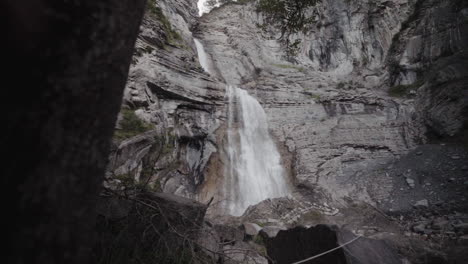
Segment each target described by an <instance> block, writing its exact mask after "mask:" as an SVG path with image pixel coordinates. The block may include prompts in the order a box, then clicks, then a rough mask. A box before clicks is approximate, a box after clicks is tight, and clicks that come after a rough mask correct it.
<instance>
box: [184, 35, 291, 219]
mask: <svg viewBox="0 0 468 264" xmlns="http://www.w3.org/2000/svg"><path fill="white" fill-rule="evenodd" d="M193 40H194V42H195V45H196V48H197V52H198V60H199V61H200V65H201V66H202V68H203V69H204V70H205V71H206V72H208V73H210V69H211V68H210V63H211V61H210V58H209V56H208V55H207V53H206V52H205V49H204V47H203V44H202V43H201V42H200V41H199V40H198V39H196V38H194V39H193ZM226 99H227V100H228V113H227V119H228V129H227V145H226V146H225V147H226V153H227V159H228V162H226V164H225V172H224V183H223V189H222V196H223V200H222V201H221V204H222V207H223V209H224V212H225V213H228V214H231V215H235V216H239V215H242V214H243V213H244V212H245V210H246V209H247V208H248V207H249V206H250V205H254V204H257V203H259V202H261V201H263V200H265V199H268V198H277V197H282V196H286V195H288V194H289V192H290V188H289V185H288V183H287V181H286V176H285V172H284V169H283V167H282V165H281V156H280V154H279V152H278V149H277V148H276V145H275V143H274V142H273V139H272V138H271V136H270V132H269V131H268V120H267V116H266V114H265V111H264V110H263V108H262V106H261V105H260V103H259V102H258V101H257V100H256V99H255V98H254V97H252V96H250V95H249V94H248V93H247V91H245V90H242V89H240V88H237V87H233V86H228V87H227V88H226Z"/></svg>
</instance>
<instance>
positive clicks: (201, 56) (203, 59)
mask: <svg viewBox="0 0 468 264" xmlns="http://www.w3.org/2000/svg"><path fill="white" fill-rule="evenodd" d="M193 41H194V42H195V46H196V47H197V53H198V61H200V65H201V66H202V68H203V70H205V71H206V72H207V73H210V67H209V59H208V55H207V54H206V52H205V48H203V44H202V43H201V42H200V41H199V40H198V39H196V38H194V39H193Z"/></svg>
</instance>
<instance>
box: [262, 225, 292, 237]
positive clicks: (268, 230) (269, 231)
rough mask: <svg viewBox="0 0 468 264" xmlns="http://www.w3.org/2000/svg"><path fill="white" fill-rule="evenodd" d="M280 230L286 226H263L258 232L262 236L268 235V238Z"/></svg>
mask: <svg viewBox="0 0 468 264" xmlns="http://www.w3.org/2000/svg"><path fill="white" fill-rule="evenodd" d="M281 230H286V228H285V227H281V226H265V227H263V228H262V230H261V231H260V234H262V235H263V236H266V237H269V238H273V237H275V236H276V235H277V234H278V232H279V231H281Z"/></svg>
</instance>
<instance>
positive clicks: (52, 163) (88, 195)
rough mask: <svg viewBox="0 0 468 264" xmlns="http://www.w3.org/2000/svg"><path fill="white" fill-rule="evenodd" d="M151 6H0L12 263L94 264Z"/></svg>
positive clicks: (59, 2) (136, 1)
mask: <svg viewBox="0 0 468 264" xmlns="http://www.w3.org/2000/svg"><path fill="white" fill-rule="evenodd" d="M145 2H146V1H145V0H133V1H131V0H100V1H86V0H74V1H63V0H55V1H54V0H50V1H47V0H30V1H27V3H24V2H21V1H20V2H19V1H13V0H6V1H2V3H1V4H0V12H1V16H0V17H1V18H0V20H1V21H2V23H0V25H3V26H5V28H4V29H3V30H2V32H3V35H4V39H3V41H2V44H1V45H2V49H1V50H2V51H3V53H4V56H2V57H3V64H4V66H5V67H6V68H7V69H6V70H3V73H4V74H5V77H4V78H2V79H3V80H4V85H5V86H4V92H3V98H4V100H2V101H3V102H2V108H3V109H2V110H3V111H2V113H3V114H2V127H3V133H2V134H3V135H2V136H1V140H0V142H1V143H0V144H1V145H0V147H1V149H2V157H3V162H2V163H3V164H2V166H1V177H2V186H3V188H4V191H3V192H2V193H3V195H5V197H4V199H3V201H4V203H7V204H6V205H8V206H11V207H12V208H13V209H12V210H9V211H6V212H7V214H8V217H5V218H4V219H6V220H7V224H6V225H5V226H4V227H5V228H6V229H7V230H8V231H7V233H8V239H9V242H8V243H9V247H11V248H10V250H9V255H10V256H9V257H8V258H7V259H8V260H7V263H48V264H52V263H89V262H88V261H87V260H88V257H89V254H90V248H91V246H92V244H93V236H94V235H93V232H92V228H93V223H94V220H95V217H94V213H93V205H94V203H95V200H96V196H97V193H98V191H99V187H100V184H101V182H102V179H103V174H104V169H105V166H106V162H107V156H108V151H109V142H110V139H111V136H112V133H113V128H114V124H115V121H116V116H117V113H118V111H119V106H120V103H121V97H122V91H123V89H124V86H125V82H126V79H127V72H128V68H129V65H130V61H131V57H132V51H133V46H134V42H135V39H136V37H137V33H138V27H139V24H140V21H141V18H142V15H143V11H144V7H145ZM5 35H6V37H5ZM5 58H6V59H5ZM5 81H6V82H7V84H5ZM10 82H11V83H10ZM12 216H13V217H12Z"/></svg>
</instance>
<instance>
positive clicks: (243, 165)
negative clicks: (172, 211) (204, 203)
mask: <svg viewBox="0 0 468 264" xmlns="http://www.w3.org/2000/svg"><path fill="white" fill-rule="evenodd" d="M226 97H227V100H228V101H229V106H228V131H227V137H228V138H227V139H228V142H227V143H228V144H227V156H228V160H229V164H227V165H226V168H225V170H226V172H225V177H224V178H225V181H224V196H225V200H224V201H223V203H224V209H225V210H226V212H227V213H229V214H231V215H235V216H239V215H242V214H243V213H244V211H245V210H246V209H247V207H249V206H250V205H254V204H257V203H259V202H261V201H263V200H265V199H268V198H277V197H282V196H286V195H288V193H289V185H288V183H287V181H286V178H285V173H284V169H283V167H282V165H281V157H280V154H279V152H278V150H277V148H276V145H275V143H274V142H273V139H272V138H271V136H270V134H269V131H268V122H267V116H266V114H265V111H264V110H263V108H262V106H261V105H260V103H259V102H258V101H257V100H256V99H255V98H254V97H252V96H250V95H249V94H248V93H247V92H246V91H245V90H242V89H240V88H237V87H232V86H228V87H227V91H226Z"/></svg>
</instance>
